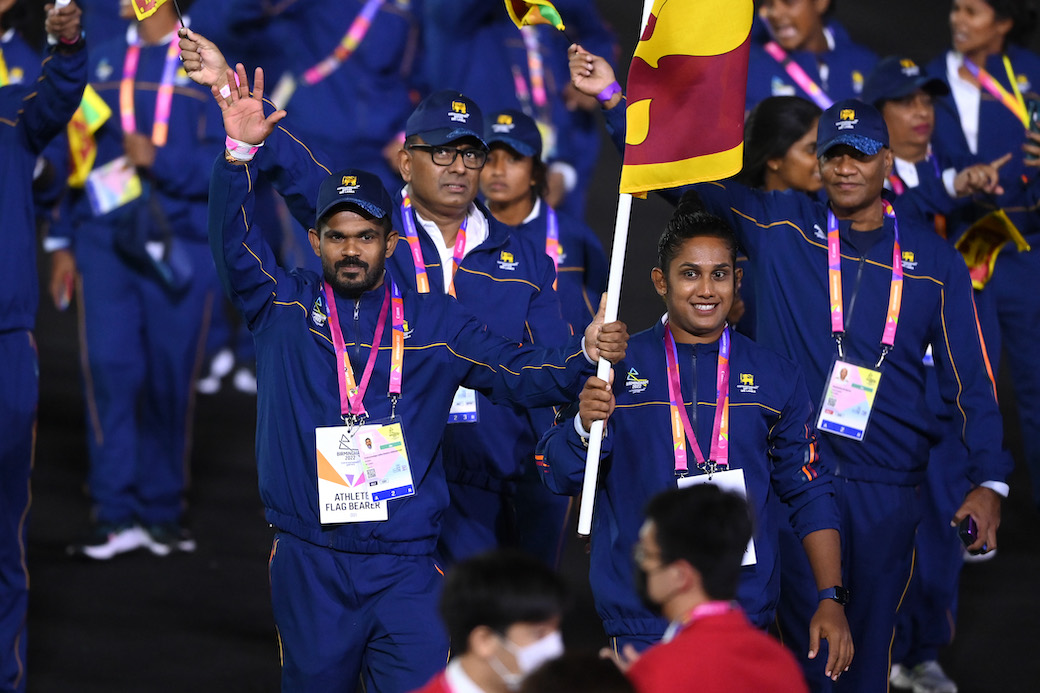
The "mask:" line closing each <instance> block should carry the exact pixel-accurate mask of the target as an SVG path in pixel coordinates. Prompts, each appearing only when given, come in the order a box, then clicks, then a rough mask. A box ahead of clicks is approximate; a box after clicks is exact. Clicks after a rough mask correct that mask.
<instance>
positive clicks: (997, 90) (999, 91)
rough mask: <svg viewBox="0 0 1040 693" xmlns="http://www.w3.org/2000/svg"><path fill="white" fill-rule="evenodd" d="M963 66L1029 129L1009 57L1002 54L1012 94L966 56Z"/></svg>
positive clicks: (1023, 104) (1023, 103) (1027, 118)
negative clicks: (1012, 90)
mask: <svg viewBox="0 0 1040 693" xmlns="http://www.w3.org/2000/svg"><path fill="white" fill-rule="evenodd" d="M964 67H966V68H968V72H970V73H971V74H972V76H973V77H974V78H975V79H977V80H979V85H980V86H981V87H982V88H983V89H985V90H986V91H988V92H989V93H990V94H991V95H993V97H994V98H996V100H997V101H999V102H1000V103H1002V104H1004V107H1005V108H1007V109H1008V110H1009V111H1011V112H1012V113H1013V114H1014V115H1015V117H1016V118H1018V119H1019V120H1020V121H1022V125H1024V126H1025V127H1026V129H1027V130H1028V129H1029V114H1028V113H1027V112H1026V104H1025V101H1024V100H1023V99H1022V93H1021V92H1020V91H1019V90H1018V80H1016V79H1015V70H1014V69H1013V68H1012V67H1011V59H1010V58H1008V57H1007V56H1006V55H1005V56H1004V70H1005V71H1006V72H1007V76H1008V81H1010V82H1011V88H1012V89H1014V90H1015V93H1014V94H1011V93H1009V92H1008V90H1007V89H1005V88H1004V85H1002V84H1001V83H1000V82H998V81H997V80H996V79H994V77H993V75H991V74H990V73H989V72H987V71H986V70H985V68H981V67H979V66H978V65H976V64H975V63H974V62H973V61H972V60H971V59H970V58H968V57H967V56H965V57H964Z"/></svg>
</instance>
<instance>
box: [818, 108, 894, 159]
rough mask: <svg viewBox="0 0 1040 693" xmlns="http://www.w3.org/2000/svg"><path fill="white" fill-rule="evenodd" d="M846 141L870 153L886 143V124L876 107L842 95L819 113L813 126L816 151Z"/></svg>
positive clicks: (873, 152)
mask: <svg viewBox="0 0 1040 693" xmlns="http://www.w3.org/2000/svg"><path fill="white" fill-rule="evenodd" d="M839 144H847V145H848V146H850V147H852V148H853V149H855V150H857V151H860V152H863V153H864V154H866V155H868V156H873V155H874V154H877V153H878V152H880V151H881V149H882V148H883V147H887V146H888V127H887V126H886V125H885V119H884V118H882V117H881V114H880V113H879V112H878V110H877V109H876V108H874V107H873V106H871V105H869V104H865V103H863V102H862V101H859V100H858V99H845V100H844V101H839V102H838V103H836V104H834V105H832V106H831V107H830V108H828V109H827V110H826V111H824V112H823V115H821V116H820V124H819V125H817V126H816V155H817V156H823V155H825V154H826V153H827V152H828V151H829V150H830V149H831V147H834V146H836V145H839Z"/></svg>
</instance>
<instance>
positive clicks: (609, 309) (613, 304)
mask: <svg viewBox="0 0 1040 693" xmlns="http://www.w3.org/2000/svg"><path fill="white" fill-rule="evenodd" d="M648 1H649V0H648ZM631 215H632V196H631V195H629V194H628V193H621V194H620V195H619V196H618V206H617V217H616V218H615V220H614V245H613V247H612V248H611V251H610V275H609V276H608V277H607V306H606V308H605V309H604V317H603V322H604V324H606V323H609V322H614V321H615V320H617V316H618V306H619V304H620V303H621V277H622V275H623V274H624V271H625V249H626V248H627V247H628V226H629V220H630V218H631ZM596 377H597V378H599V379H601V380H608V378H609V377H610V361H607V360H606V359H603V358H601V359H600V360H599V364H597V367H596ZM590 435H591V437H590V438H589V449H588V451H587V454H586V455H585V480H584V482H583V483H582V486H581V507H580V509H579V511H578V534H580V535H582V536H586V537H587V536H588V535H589V533H590V532H591V531H592V507H593V504H594V503H595V501H596V482H597V480H598V479H599V453H600V450H601V447H602V443H603V421H602V420H600V421H593V422H592V430H591V431H590Z"/></svg>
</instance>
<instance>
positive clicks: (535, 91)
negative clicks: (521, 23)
mask: <svg viewBox="0 0 1040 693" xmlns="http://www.w3.org/2000/svg"><path fill="white" fill-rule="evenodd" d="M520 34H521V36H522V37H523V39H524V50H525V51H526V52H527V72H528V74H529V75H530V76H531V88H530V89H528V88H527V80H525V79H524V75H523V72H522V70H521V69H520V67H519V66H518V65H515V64H514V65H513V89H514V90H515V91H516V98H517V101H519V102H520V106H521V108H522V109H523V111H524V113H526V114H527V115H529V116H531V117H532V118H542V119H543V120H547V119H548V117H549V115H548V113H547V111H548V108H547V107H548V104H549V97H548V94H547V93H546V91H545V66H544V64H543V61H542V52H541V49H540V47H539V45H538V34H537V31H536V29H535V28H534V27H533V26H531V27H522V28H521V29H520ZM532 101H533V104H532ZM532 105H533V107H534V108H532ZM535 111H537V113H536V112H535Z"/></svg>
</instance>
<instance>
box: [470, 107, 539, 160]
mask: <svg viewBox="0 0 1040 693" xmlns="http://www.w3.org/2000/svg"><path fill="white" fill-rule="evenodd" d="M484 132H486V133H487V143H488V146H489V147H490V146H491V145H493V144H494V143H495V142H501V143H502V144H505V145H508V146H509V147H511V148H512V149H513V150H514V151H516V153H517V154H519V155H520V156H533V157H535V158H541V156H542V133H541V132H539V131H538V124H537V123H536V122H534V118H532V117H531V116H529V115H527V114H526V113H524V112H523V111H517V110H514V109H512V108H509V109H506V110H504V111H499V112H498V113H492V114H491V115H490V116H489V117H488V119H487V120H486V121H485V122H484Z"/></svg>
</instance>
